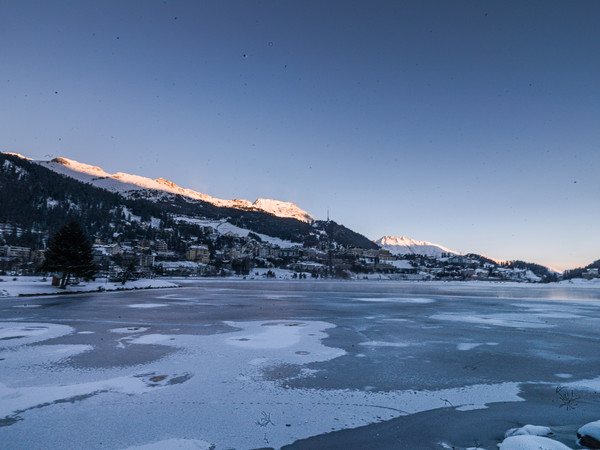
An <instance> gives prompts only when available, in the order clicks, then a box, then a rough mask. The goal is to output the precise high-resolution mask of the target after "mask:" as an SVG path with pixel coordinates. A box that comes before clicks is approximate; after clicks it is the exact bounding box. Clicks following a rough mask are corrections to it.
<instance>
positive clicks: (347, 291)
mask: <svg viewBox="0 0 600 450" xmlns="http://www.w3.org/2000/svg"><path fill="white" fill-rule="evenodd" d="M476 288H477V292H476V295H473V291H472V290H473V287H472V286H468V289H465V293H464V295H463V297H461V296H460V295H457V291H458V292H460V286H450V287H449V288H448V287H446V286H444V287H437V286H427V285H423V284H421V285H419V284H416V283H414V284H411V283H373V282H351V283H318V282H312V283H311V282H304V283H303V282H298V283H278V282H272V283H269V282H266V283H256V282H251V283H243V282H238V283H236V282H227V281H222V282H216V281H210V282H199V283H198V285H197V286H194V285H192V286H190V285H189V284H188V285H186V287H185V288H181V289H180V290H179V291H178V292H177V293H176V294H173V293H172V292H173V291H170V293H169V294H164V293H161V292H160V291H156V292H153V293H147V292H145V293H140V292H124V293H119V294H111V295H110V296H107V295H103V294H94V295H90V294H86V295H81V296H78V297H76V298H74V296H71V298H69V299H68V300H65V302H64V303H63V302H61V300H60V299H56V298H53V299H48V300H46V299H43V300H41V301H39V302H37V303H39V304H40V305H41V306H40V308H36V309H32V310H31V312H30V313H28V314H29V315H24V310H20V311H18V315H17V313H16V310H15V309H14V308H12V306H14V305H13V304H12V303H11V300H3V303H2V304H1V306H0V314H1V315H0V320H2V322H1V323H0V380H1V383H0V400H1V401H0V421H1V422H0V424H1V425H3V426H0V440H1V441H2V442H5V443H6V442H8V443H9V444H8V447H6V448H24V447H36V446H42V447H43V448H65V447H64V445H65V442H66V440H68V442H69V445H71V446H73V447H79V448H84V447H85V448H127V447H130V448H137V447H140V446H141V447H140V448H166V447H165V445H167V444H168V445H172V448H203V446H205V448H208V447H209V446H210V445H213V444H214V445H215V446H216V448H256V447H275V448H277V447H281V446H283V445H286V444H291V443H292V442H294V441H297V440H299V439H305V438H309V437H311V436H316V435H322V434H324V433H328V432H332V431H338V430H346V429H356V428H358V427H361V426H366V425H370V424H376V423H382V422H385V421H391V420H396V419H398V418H401V417H406V416H410V415H412V414H416V413H419V412H426V411H432V410H436V409H439V408H453V409H455V410H456V411H469V410H471V411H474V410H478V409H485V408H487V407H489V406H490V405H494V404H500V403H502V402H514V403H515V404H517V403H522V402H524V401H527V399H526V398H524V397H523V395H522V392H523V389H524V388H528V387H530V386H532V385H539V386H546V385H549V384H550V385H552V386H554V385H555V384H556V383H557V382H561V383H562V385H564V386H566V387H567V388H568V389H580V390H588V391H590V390H593V389H599V388H600V383H599V382H598V379H599V375H600V374H599V373H598V370H597V367H598V364H597V363H598V361H597V356H596V355H597V352H595V351H593V349H592V348H591V347H588V345H587V344H586V340H589V342H590V345H591V344H593V343H594V341H596V342H597V340H598V339H599V338H600V336H599V331H598V330H600V326H597V325H600V317H599V316H600V314H599V313H598V306H599V304H598V302H597V301H595V300H594V299H593V298H590V296H591V297H593V295H594V294H593V293H592V294H590V292H589V290H588V291H586V293H585V294H584V297H585V298H575V299H572V298H571V299H570V301H566V300H567V299H565V301H561V300H560V299H555V298H554V297H555V296H556V295H557V294H556V292H551V293H550V295H548V291H542V292H541V293H540V291H539V290H537V291H536V290H534V289H533V288H531V287H528V286H526V287H524V288H522V289H520V290H518V289H511V290H510V294H504V295H506V296H507V298H506V299H504V298H502V297H499V296H498V293H497V292H496V291H495V289H494V286H489V287H482V286H476ZM486 290H487V291H489V296H488V297H486V296H485V295H482V294H485V291H486ZM544 292H546V295H544ZM568 294H569V295H570V296H571V297H577V295H576V293H575V294H574V293H573V292H570V293H568ZM421 296H422V301H419V299H420V297H421ZM549 298H551V299H552V301H548V299H549ZM365 299H368V300H365ZM377 299H379V300H377ZM400 299H406V300H409V301H399V300H400ZM207 300H208V301H207ZM356 300H358V302H356ZM158 302H160V303H158ZM537 302H539V305H538V306H537V307H536V306H535V305H536V303H537ZM521 303H523V306H522V305H521ZM137 305H149V306H150V305H152V306H154V307H148V308H143V307H142V308H140V307H137V308H136V307H135V306H137ZM158 305H160V306H158ZM540 305H541V306H540ZM521 306H522V307H521ZM367 317H369V319H366V318H367ZM574 320H576V321H578V322H576V325H573V321H574ZM594 326H596V327H595V328H593V327H594ZM590 327H591V328H590ZM590 329H591V330H595V331H589V330H590ZM507 330H516V332H517V333H518V334H517V335H515V333H514V332H507ZM550 330H551V331H550ZM83 332H85V333H89V334H82V333H83ZM584 332H585V333H584ZM582 336H585V338H583V339H582ZM523 339H525V340H526V341H527V343H528V347H529V349H528V350H527V351H526V352H525V353H524V351H523V345H522V341H523ZM549 355H553V356H555V358H549ZM561 355H565V356H569V357H570V358H571V359H569V358H566V359H564V360H563V359H561ZM141 356H143V357H144V358H145V359H144V360H143V361H142V362H133V361H137V359H136V358H140V357H141ZM357 357H358V358H357ZM594 358H596V359H594ZM557 379H558V381H557ZM561 379H562V381H560V380H561ZM567 379H568V381H567ZM565 381H566V382H565ZM89 417H93V418H94V419H93V420H92V421H90V420H87V419H86V418H89ZM540 425H544V424H540ZM498 442H500V441H498ZM144 446H147V447H144ZM161 446H162V447H161ZM177 446H179V447H177Z"/></svg>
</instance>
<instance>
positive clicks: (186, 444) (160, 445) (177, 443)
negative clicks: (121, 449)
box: [125, 439, 214, 450]
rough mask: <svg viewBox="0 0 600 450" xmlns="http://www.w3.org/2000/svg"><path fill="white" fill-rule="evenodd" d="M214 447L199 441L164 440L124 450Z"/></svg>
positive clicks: (185, 449) (170, 449)
mask: <svg viewBox="0 0 600 450" xmlns="http://www.w3.org/2000/svg"><path fill="white" fill-rule="evenodd" d="M212 448H214V446H213V445H212V444H210V443H208V442H206V441H201V440H199V439H166V440H164V441H158V442H152V443H150V444H144V445H137V446H135V447H127V448H126V449H125V450H210V449H212Z"/></svg>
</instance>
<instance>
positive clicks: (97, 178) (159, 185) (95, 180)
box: [6, 152, 315, 223]
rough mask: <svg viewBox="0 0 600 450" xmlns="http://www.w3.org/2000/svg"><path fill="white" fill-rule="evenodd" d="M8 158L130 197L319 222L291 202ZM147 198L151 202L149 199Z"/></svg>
mask: <svg viewBox="0 0 600 450" xmlns="http://www.w3.org/2000/svg"><path fill="white" fill-rule="evenodd" d="M6 154H10V155H13V156H18V157H20V158H23V159H26V160H29V161H32V162H34V163H36V164H39V165H41V166H43V167H46V168H47V169H50V170H52V171H54V172H56V173H59V174H61V175H65V176H68V177H71V178H74V179H76V180H78V181H82V182H84V183H90V184H92V185H94V186H96V187H99V188H102V189H106V190H109V191H112V192H117V193H120V194H122V195H126V196H127V195H132V194H133V193H134V192H135V191H146V192H147V193H148V192H152V191H156V196H160V195H162V193H169V194H176V195H181V196H184V197H188V198H191V199H194V200H201V201H203V202H207V203H211V204H213V205H215V206H218V207H225V208H235V209H242V210H257V211H263V212H266V213H269V214H273V215H275V216H277V217H284V218H292V219H296V220H300V221H302V222H306V223H312V222H314V221H315V219H314V217H313V216H312V215H310V214H309V213H308V212H306V211H304V210H302V209H301V208H299V207H298V206H297V205H295V204H294V203H291V202H285V201H281V200H274V199H265V198H258V199H257V200H255V201H254V202H250V201H249V200H243V199H233V200H225V199H220V198H216V197H212V196H210V195H207V194H203V193H201V192H197V191H194V190H193V189H187V188H182V187H180V186H178V185H177V184H176V183H174V182H172V181H170V180H167V179H165V178H157V179H152V178H148V177H144V176H141V175H135V174H128V173H125V172H116V173H114V174H110V173H108V172H106V171H104V170H103V169H102V168H100V167H98V166H93V165H90V164H86V163H81V162H79V161H75V160H73V159H69V158H63V157H57V158H54V159H52V160H50V161H41V160H34V159H31V158H28V157H26V156H23V155H21V154H18V153H8V152H7V153H6ZM145 197H146V198H148V195H146V196H145Z"/></svg>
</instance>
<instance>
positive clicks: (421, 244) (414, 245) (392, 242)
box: [375, 235, 460, 258]
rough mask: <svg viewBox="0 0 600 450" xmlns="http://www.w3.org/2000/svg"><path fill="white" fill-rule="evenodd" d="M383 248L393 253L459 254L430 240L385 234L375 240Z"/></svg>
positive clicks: (434, 255) (439, 255) (438, 255)
mask: <svg viewBox="0 0 600 450" xmlns="http://www.w3.org/2000/svg"><path fill="white" fill-rule="evenodd" d="M375 243H376V244H377V245H379V246H380V247H381V248H384V249H386V250H389V252H390V253H391V254H392V255H411V254H412V255H423V256H433V257H436V258H440V257H441V256H442V254H452V255H459V254H460V253H459V252H457V251H454V250H450V249H448V248H446V247H443V246H441V245H439V244H435V243H433V242H428V241H417V240H415V239H411V238H409V237H406V236H389V235H386V236H383V237H382V238H379V239H377V240H376V241H375Z"/></svg>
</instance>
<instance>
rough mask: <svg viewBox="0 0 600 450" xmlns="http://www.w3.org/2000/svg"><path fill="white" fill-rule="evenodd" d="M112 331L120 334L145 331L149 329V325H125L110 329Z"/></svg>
mask: <svg viewBox="0 0 600 450" xmlns="http://www.w3.org/2000/svg"><path fill="white" fill-rule="evenodd" d="M108 331H110V332H111V333H120V334H131V333H134V334H135V333H143V332H144V331H148V327H124V328H113V329H111V330H108Z"/></svg>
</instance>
